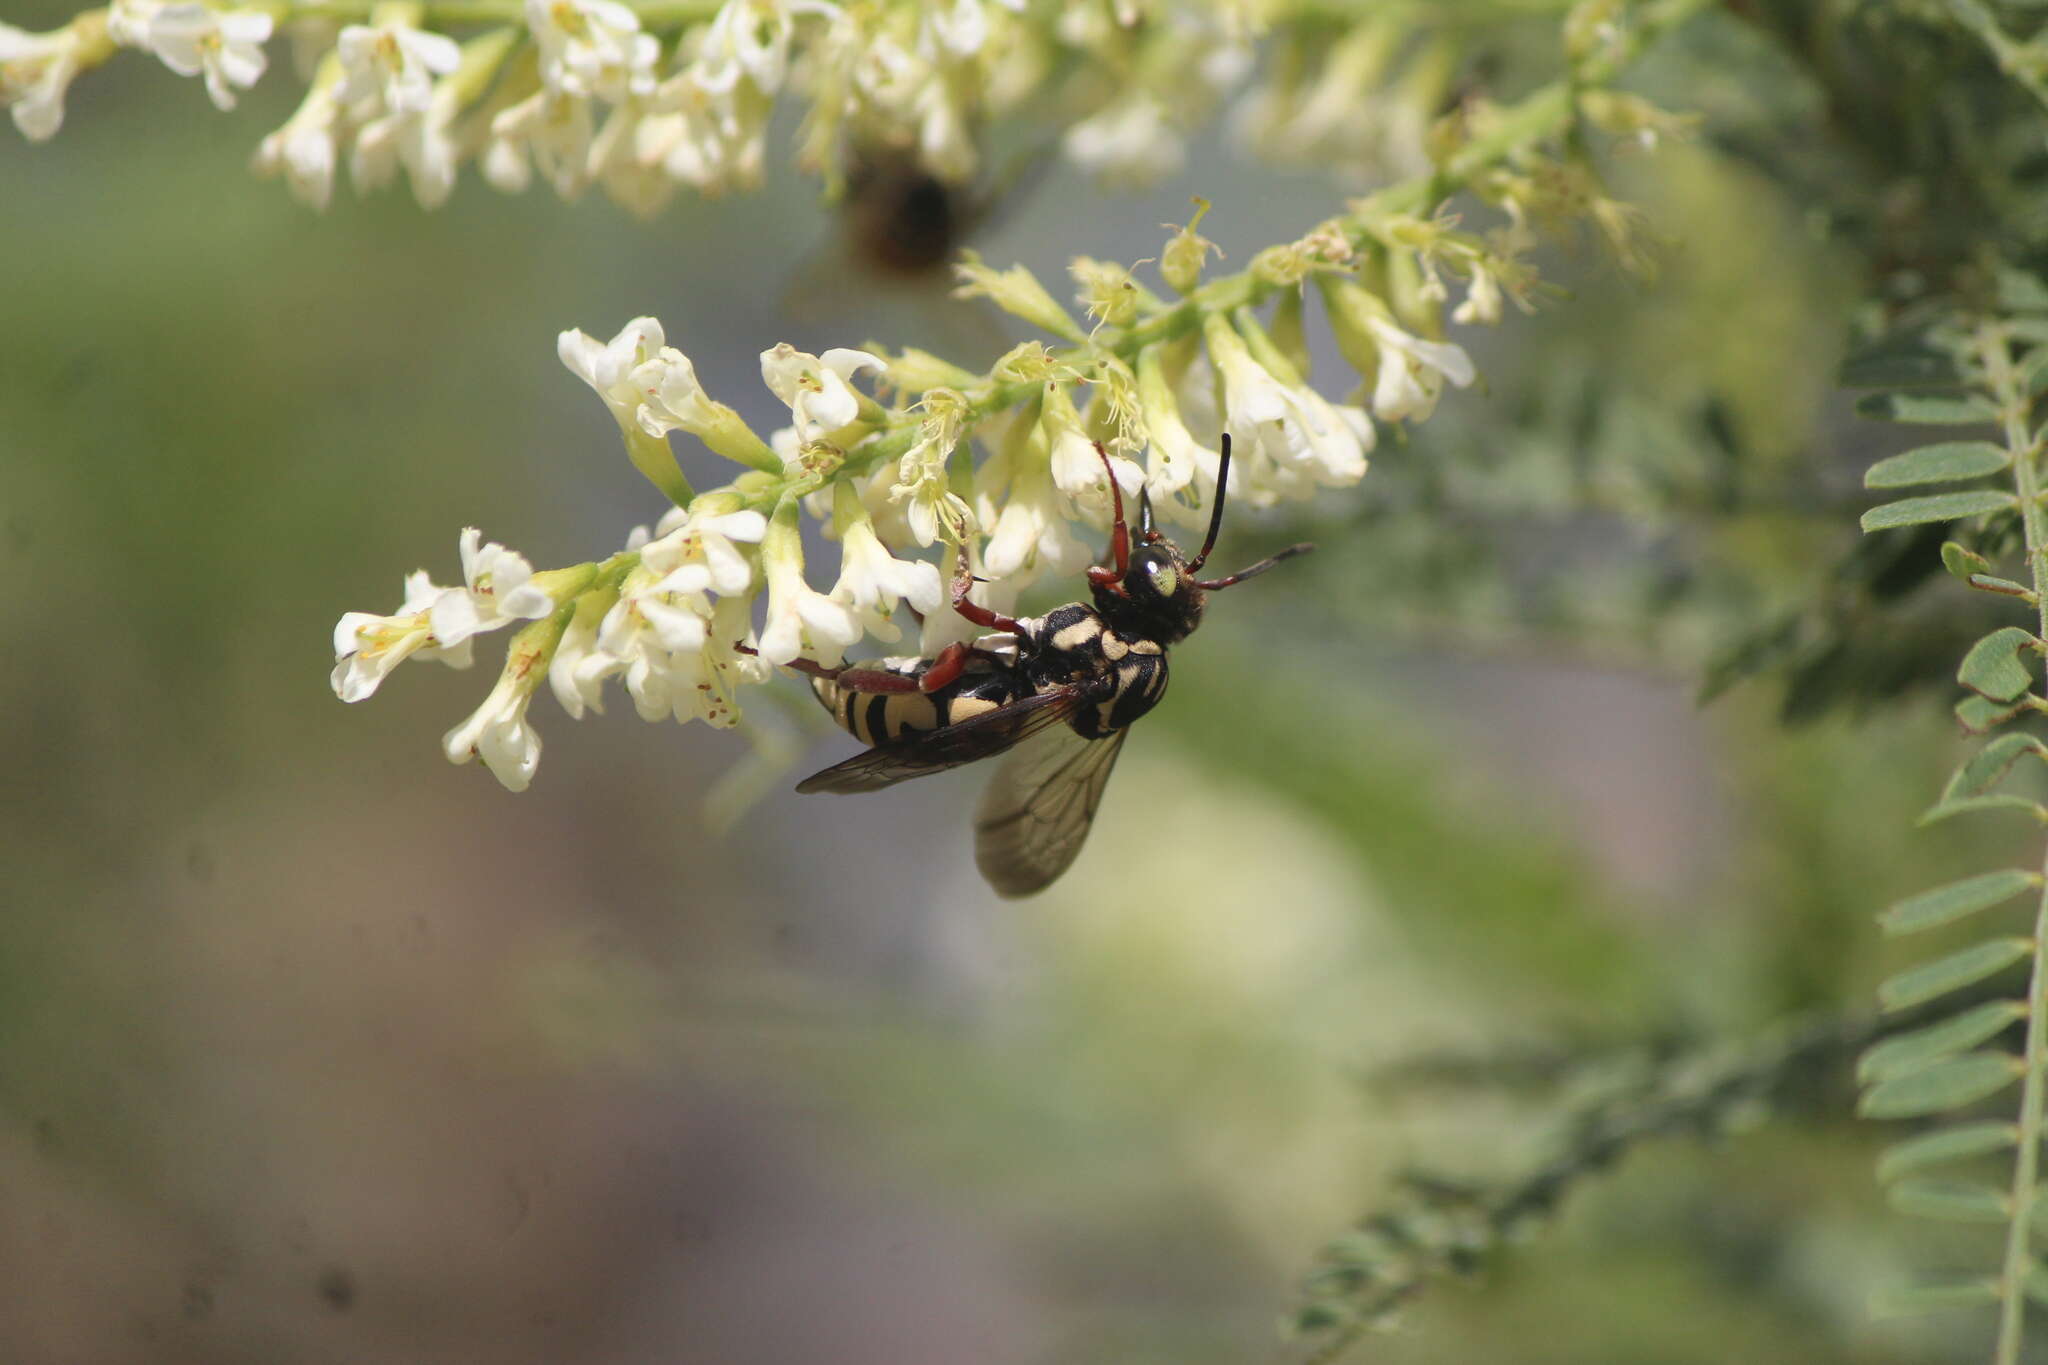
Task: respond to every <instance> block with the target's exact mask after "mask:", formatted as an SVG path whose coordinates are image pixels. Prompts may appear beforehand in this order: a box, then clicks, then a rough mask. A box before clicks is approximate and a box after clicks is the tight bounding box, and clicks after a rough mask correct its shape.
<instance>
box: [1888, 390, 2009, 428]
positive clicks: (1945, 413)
mask: <svg viewBox="0 0 2048 1365" xmlns="http://www.w3.org/2000/svg"><path fill="white" fill-rule="evenodd" d="M1856 413H1857V415H1858V416H1859V417H1869V418H1873V419H1875V420H1876V421H1879V422H1914V423H1920V424H1924V425H1928V426H1942V427H1959V426H1968V425H1971V424H1973V423H1977V422H1994V421H1996V420H1998V408H1997V406H1996V405H1995V404H1993V403H1992V401H1991V400H1990V399H1988V398H1985V397H1983V396H1982V395H1981V394H1974V393H1963V394H1939V393H1873V394H1871V395H1869V396H1868V397H1866V398H1859V399H1857V400H1856Z"/></svg>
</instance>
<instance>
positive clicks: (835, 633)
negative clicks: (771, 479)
mask: <svg viewBox="0 0 2048 1365" xmlns="http://www.w3.org/2000/svg"><path fill="white" fill-rule="evenodd" d="M797 510H798V509H797V506H796V504H795V503H794V502H784V503H783V505H782V506H781V507H779V508H777V509H776V513H775V519H774V520H773V521H771V522H770V523H769V525H768V531H767V534H766V535H765V536H763V537H762V540H761V566H762V568H763V569H765V570H766V571H767V575H768V619H767V624H766V626H765V628H764V629H763V630H762V631H761V657H762V658H764V659H766V660H767V661H768V662H769V663H772V664H786V663H788V662H789V661H790V660H791V659H794V658H796V657H797V656H798V655H800V654H802V655H806V656H807V657H809V658H811V659H814V660H816V661H817V662H819V663H821V664H828V665H829V664H836V663H838V662H839V659H840V656H841V655H842V654H844V653H845V651H846V647H847V646H848V645H851V644H853V643H854V642H855V641H857V640H859V639H860V637H861V624H860V622H859V621H858V620H856V619H855V618H854V614H853V612H852V611H851V610H850V609H848V607H847V605H846V604H845V603H844V602H841V601H838V600H836V599H835V598H832V597H829V596H827V595H826V594H824V593H822V592H819V591H818V590H817V589H816V588H813V587H812V586H811V585H810V584H809V583H806V582H805V581H804V549H803V538H802V536H801V535H800V534H799V532H798V530H797Z"/></svg>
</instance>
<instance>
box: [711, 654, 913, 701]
mask: <svg viewBox="0 0 2048 1365" xmlns="http://www.w3.org/2000/svg"><path fill="white" fill-rule="evenodd" d="M733 648H734V649H735V650H737V651H738V652H740V653H741V654H753V655H757V656H758V655H759V654H760V652H761V651H760V650H758V649H755V648H753V647H752V646H750V645H744V644H737V645H734V646H733ZM783 667H784V668H790V669H794V670H796V671H797V672H798V673H805V674H808V675H810V676H811V677H813V678H823V679H825V680H826V681H828V682H836V683H838V684H839V685H840V686H841V687H843V688H845V689H846V690H847V691H849V692H915V691H917V679H915V678H906V677H904V676H903V675H902V674H901V673H891V672H888V671H887V670H885V669H880V668H854V667H853V666H851V665H850V664H841V665H839V666H838V667H837V668H827V667H826V666H825V665H824V664H821V663H819V662H818V661H817V660H815V659H791V660H790V661H789V662H788V663H786V664H784V665H783Z"/></svg>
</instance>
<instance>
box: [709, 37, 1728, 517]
mask: <svg viewBox="0 0 2048 1365" xmlns="http://www.w3.org/2000/svg"><path fill="white" fill-rule="evenodd" d="M1707 2H1708V0H1660V2H1659V3H1653V4H1648V5H1645V6H1643V7H1642V8H1640V9H1638V10H1636V11H1634V13H1633V15H1632V22H1631V25H1630V28H1629V31H1628V33H1627V34H1626V36H1625V37H1623V38H1622V40H1621V41H1620V42H1618V43H1617V44H1615V45H1614V47H1613V48H1612V49H1610V50H1609V51H1607V52H1605V53H1603V54H1601V56H1600V57H1598V58H1595V59H1593V60H1590V61H1588V62H1585V63H1583V64H1582V65H1581V67H1580V69H1579V70H1578V71H1577V72H1575V73H1574V74H1573V75H1572V76H1571V77H1568V78H1566V79H1564V80H1559V81H1556V82H1554V83H1552V84H1550V85H1547V86H1545V87H1543V88H1542V89H1541V90H1538V91H1536V92H1535V93H1534V94H1532V95H1529V96H1528V97H1527V98H1525V99H1523V100H1522V101H1521V102H1520V103H1519V104H1515V105H1513V106H1511V107H1509V108H1508V109H1506V110H1504V111H1503V112H1502V113H1501V115H1500V117H1499V119H1498V120H1497V121H1496V122H1495V124H1494V125H1493V126H1492V127H1491V128H1489V129H1488V130H1487V131H1486V132H1485V133H1484V134H1483V135H1481V136H1479V137H1476V138H1474V139H1473V140H1472V141H1471V142H1469V143H1467V144H1466V145H1465V146H1463V147H1461V148H1459V149H1458V151H1456V152H1455V153H1453V154H1452V155H1451V156H1450V157H1449V158H1448V159H1447V160H1445V162H1444V164H1443V165H1441V166H1439V167H1438V168H1437V169H1436V170H1435V171H1433V172H1432V173H1430V174H1429V175H1425V176H1418V177H1416V178H1415V179H1413V180H1409V181H1406V182H1404V183H1402V184H1400V185H1396V186H1393V187H1391V188H1389V189H1386V190H1382V191H1381V192H1380V193H1379V194H1376V195H1373V196H1372V197H1370V198H1368V199H1363V200H1359V201H1356V202H1355V203H1354V204H1353V206H1352V211H1351V212H1350V213H1349V214H1346V215H1344V216H1342V217H1339V218H1337V219H1335V220H1333V221H1334V223H1335V225H1336V226H1337V227H1338V228H1339V229H1340V230H1342V231H1343V232H1344V233H1345V235H1346V236H1347V237H1349V238H1350V239H1351V241H1352V243H1353V245H1354V246H1364V245H1366V244H1367V243H1369V242H1370V241H1372V240H1375V239H1374V238H1373V237H1372V235H1371V224H1372V223H1374V222H1376V221H1379V220H1381V219H1384V218H1385V217H1387V216H1388V215H1392V214H1402V213H1419V212H1422V211H1424V210H1426V209H1427V208H1429V207H1430V206H1431V205H1433V204H1436V203H1440V202H1441V201H1443V200H1444V199H1447V198H1449V197H1450V196H1451V195H1453V194H1456V193H1457V192H1458V191H1460V190H1462V189H1464V188H1465V187H1467V186H1468V185H1470V184H1471V183H1472V182H1473V181H1474V180H1476V179H1477V178H1478V177H1479V176H1480V175H1482V174H1483V173H1485V172H1486V171H1488V170H1490V169H1492V168H1493V167H1494V166H1496V165H1498V164H1499V163H1500V162H1502V161H1505V160H1507V159H1508V158H1510V157H1511V156H1513V155H1514V154H1515V153H1516V152H1518V151H1520V150H1522V149H1523V148H1525V147H1528V146H1530V145H1533V144H1535V143H1538V142H1542V141H1544V140H1545V139H1547V138H1550V137H1554V136H1557V135H1558V134H1560V133H1563V132H1565V131H1567V130H1568V129H1569V128H1570V127H1571V126H1572V124H1573V122H1574V120H1575V119H1576V117H1577V115H1576V112H1575V99H1576V95H1577V93H1578V92H1579V91H1580V90H1582V89H1584V88H1585V87H1586V86H1587V85H1588V84H1598V83H1601V82H1604V81H1609V80H1612V79H1613V78H1614V77H1615V76H1616V75H1617V74H1619V72H1620V71H1621V69H1622V68H1623V67H1625V66H1626V65H1627V64H1628V62H1629V61H1630V60H1632V59H1633V58H1634V57H1636V56H1637V55H1638V54H1640V53H1641V52H1642V51H1643V49H1645V48H1646V47H1648V46H1649V45H1650V44H1651V43H1653V42H1655V41H1656V40H1657V39H1658V38H1660V37H1662V36H1663V35H1664V34H1665V33H1667V32H1669V31H1670V30H1671V29H1673V28H1675V27H1676V26H1678V25H1679V24H1681V23H1683V22H1684V21H1685V20H1687V19H1689V18H1690V17H1692V15H1693V14H1694V13H1696V12H1697V11H1699V10H1701V9H1703V8H1705V7H1706V5H1707ZM1282 287H1283V286H1280V285H1277V284H1274V283H1272V282H1270V281H1268V280H1265V279H1261V278H1260V277H1259V276H1258V275H1256V274H1255V273H1254V272H1252V271H1251V270H1243V271H1240V272H1238V273H1237V274H1235V275H1227V276H1224V277H1222V278H1220V279H1215V280H1211V281H1210V282H1209V283H1207V284H1205V285H1202V286H1201V287H1200V288H1198V289H1196V290H1195V291H1194V292H1193V293H1191V294H1189V295H1188V296H1187V297H1186V298H1184V299H1182V300H1181V301H1180V302H1179V303H1177V304H1175V305H1174V306H1173V307H1171V308H1169V309H1168V310H1167V311H1165V312H1163V313H1158V314H1155V315H1154V316H1152V317H1148V318H1146V319H1144V320H1143V321H1141V322H1138V323H1135V324H1133V325H1131V326H1129V327H1122V328H1117V327H1105V328H1102V329H1101V330H1099V331H1098V332H1096V334H1095V338H1094V340H1093V342H1092V343H1091V344H1089V345H1083V346H1072V347H1069V348H1067V349H1065V350H1061V351H1055V352H1053V364H1054V366H1055V368H1060V367H1064V368H1067V369H1070V370H1074V371H1078V372H1081V373H1084V374H1085V373H1088V372H1090V371H1092V370H1093V369H1094V368H1095V362H1096V357H1097V356H1099V355H1102V354H1103V353H1105V352H1107V353H1109V354H1112V355H1114V356H1116V357H1117V358H1118V359H1120V360H1122V361H1124V362H1125V363H1127V364H1129V363H1132V362H1135V360H1136V359H1137V356H1138V353H1139V352H1140V351H1142V350H1144V348H1145V347H1147V346H1150V345H1153V344H1154V343H1157V342H1162V341H1172V340H1175V339H1177V338H1179V337H1183V336H1187V335H1188V334H1190V333H1192V332H1195V331H1198V330H1199V329H1200V328H1201V326H1202V324H1203V322H1204V321H1205V320H1206V319H1208V318H1209V317H1210V316H1211V315H1214V314H1229V313H1231V312H1233V311H1235V310H1237V309H1240V308H1252V307H1256V306H1257V305H1258V304H1260V303H1263V302H1264V301H1265V300H1266V299H1268V298H1270V297H1271V296H1272V295H1273V294H1275V293H1276V292H1278V291H1279V290H1280V289H1281V288H1282ZM1037 388H1038V383H1037V382H1036V381H1022V382H1018V383H1011V384H990V383H987V381H983V382H982V384H981V385H980V386H970V387H969V388H968V389H967V390H966V398H967V419H966V420H967V423H968V425H970V426H972V425H973V424H974V423H976V422H979V421H981V420H982V419H984V418H987V417H992V416H994V415H995V414H997V413H999V412H1005V411H1007V410H1008V409H1010V408H1012V407H1015V406H1016V405H1017V404H1018V403H1021V402H1023V401H1024V400H1025V399H1026V398H1028V397H1030V396H1031V395H1032V394H1033V393H1034V392H1036V391H1037ZM917 437H918V422H917V420H916V418H914V417H913V418H909V419H906V420H903V421H900V422H898V423H897V424H896V425H894V426H892V427H891V428H890V429H888V430H885V431H882V432H879V433H877V434H876V435H875V436H873V437H872V438H870V439H869V440H867V441H865V442H863V443H862V444H861V445H860V446H859V447H857V448H856V449H854V450H853V451H851V452H849V453H848V455H847V457H846V462H845V464H844V465H842V466H841V473H842V474H843V475H844V476H845V477H859V476H862V475H865V474H869V473H872V472H873V471H874V470H876V469H878V468H880V467H881V466H882V465H883V464H884V463H886V462H887V461H890V460H896V459H901V458H902V457H903V454H904V452H906V451H908V450H909V449H910V447H911V446H912V445H914V444H915V443H916V441H917ZM787 487H788V482H787V481H776V482H771V483H767V484H765V485H762V486H759V487H755V488H750V489H748V490H747V501H746V505H747V506H748V507H751V508H753V509H755V510H756V511H769V510H771V509H772V508H774V507H775V506H776V504H777V503H779V502H780V501H781V498H782V494H783V492H784V491H785V490H786V489H787Z"/></svg>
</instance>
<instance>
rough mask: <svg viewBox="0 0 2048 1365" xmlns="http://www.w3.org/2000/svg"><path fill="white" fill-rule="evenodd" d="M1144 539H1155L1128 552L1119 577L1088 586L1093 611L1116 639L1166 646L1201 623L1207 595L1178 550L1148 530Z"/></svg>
mask: <svg viewBox="0 0 2048 1365" xmlns="http://www.w3.org/2000/svg"><path fill="white" fill-rule="evenodd" d="M1148 511H1149V509H1148ZM1146 534H1150V535H1153V536H1154V537H1155V538H1154V539H1151V540H1148V541H1144V542H1143V543H1141V544H1139V545H1138V546H1137V547H1136V548H1135V549H1133V550H1132V551H1131V556H1130V566H1129V567H1128V568H1127V569H1125V570H1124V572H1123V574H1122V575H1121V576H1120V577H1114V578H1110V579H1109V580H1108V581H1106V582H1100V581H1098V582H1096V583H1095V584H1094V588H1095V594H1094V595H1095V609H1096V610H1097V611H1099V612H1101V613H1102V619H1103V620H1105V621H1107V622H1109V623H1110V625H1111V627H1112V628H1114V629H1115V630H1116V631H1117V633H1118V634H1120V635H1128V636H1137V637H1140V638H1143V639H1150V640H1157V641H1159V643H1161V644H1163V645H1170V644H1173V643H1175V642H1176V641H1179V640H1184V639H1186V638H1187V637H1188V636H1189V635H1190V634H1192V633H1193V632H1194V629H1195V627H1196V626H1198V625H1200V624H1201V623H1202V605H1203V601H1204V599H1205V598H1206V597H1207V596H1208V594H1207V593H1205V592H1203V590H1202V586H1201V584H1199V583H1197V582H1196V581H1195V575H1194V573H1193V572H1192V571H1191V570H1190V569H1189V568H1188V562H1187V560H1186V558H1185V557H1184V556H1183V555H1182V554H1181V552H1180V548H1179V547H1178V546H1176V545H1175V544H1174V543H1173V542H1172V541H1170V540H1167V539H1166V538H1165V537H1163V536H1158V535H1157V533H1156V532H1152V531H1150V528H1149V527H1148V528H1147V531H1146Z"/></svg>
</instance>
